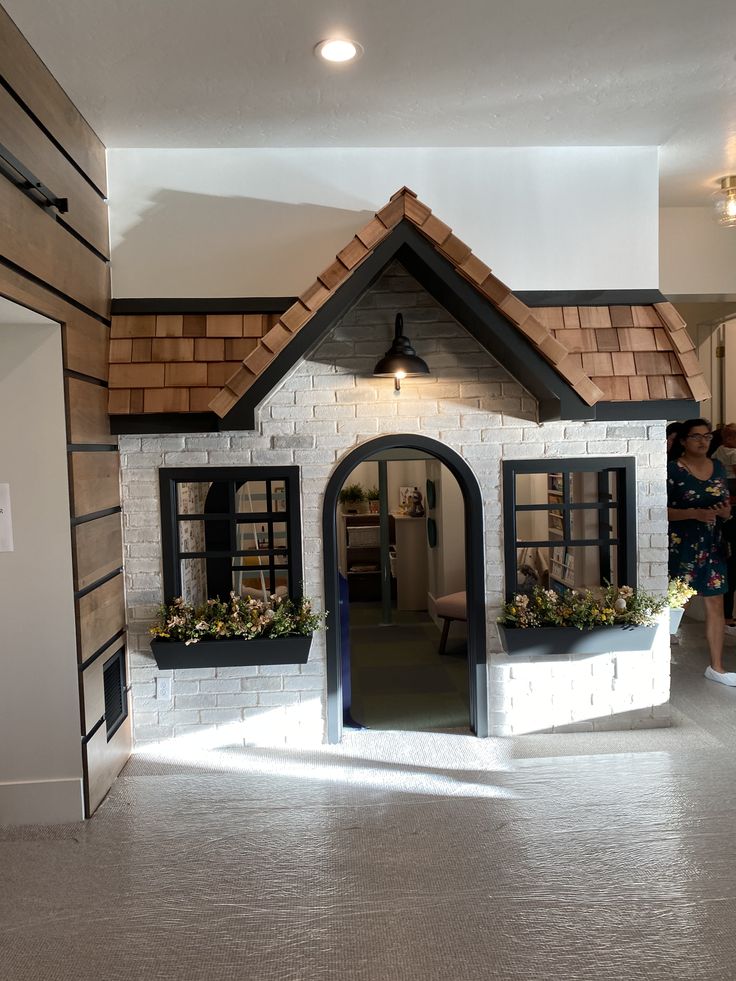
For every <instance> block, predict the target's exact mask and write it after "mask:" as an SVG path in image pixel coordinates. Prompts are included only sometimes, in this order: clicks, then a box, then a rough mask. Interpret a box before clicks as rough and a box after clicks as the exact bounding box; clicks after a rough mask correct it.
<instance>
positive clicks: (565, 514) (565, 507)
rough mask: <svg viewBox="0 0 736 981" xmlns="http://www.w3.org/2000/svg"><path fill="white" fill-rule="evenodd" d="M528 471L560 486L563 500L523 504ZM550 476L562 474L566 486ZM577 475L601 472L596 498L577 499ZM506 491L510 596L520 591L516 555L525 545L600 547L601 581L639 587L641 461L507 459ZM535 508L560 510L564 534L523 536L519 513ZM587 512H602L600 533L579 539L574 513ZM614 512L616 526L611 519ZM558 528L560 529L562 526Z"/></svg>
mask: <svg viewBox="0 0 736 981" xmlns="http://www.w3.org/2000/svg"><path fill="white" fill-rule="evenodd" d="M525 474H545V475H547V477H548V481H547V484H548V487H549V488H555V490H556V496H558V497H559V496H561V497H562V500H561V501H559V502H554V503H553V502H552V501H551V500H549V501H548V502H547V503H542V502H540V503H539V504H536V503H532V504H518V503H517V486H516V478H517V476H520V475H525ZM551 474H558V475H561V476H562V482H561V487H560V484H559V479H556V480H553V481H551V482H550V480H549V475H551ZM576 474H596V475H597V481H596V487H597V492H596V493H597V497H598V500H597V501H594V502H593V501H573V500H572V481H573V477H574V475H576ZM612 477H613V485H614V486H613V488H612V487H611V478H612ZM612 490H613V494H612ZM503 494H504V498H503V499H504V561H505V568H506V596H507V598H510V597H511V596H512V595H513V594H514V593H515V592H516V591H517V588H518V584H517V555H518V550H520V549H524V548H549V549H553V548H564V549H566V550H567V549H574V548H580V547H585V546H592V547H597V548H598V550H599V555H598V559H599V570H600V578H601V585H603V584H604V583H605V582H613V581H617V582H618V583H620V584H622V585H623V584H626V585H629V586H632V587H636V585H637V575H636V546H635V543H636V511H635V507H636V461H635V460H634V458H633V457H583V458H570V459H555V460H507V461H504V463H503ZM535 511H536V512H538V513H542V514H544V513H549V512H559V515H560V517H561V519H562V521H561V524H562V530H561V533H560V534H559V535H557V536H556V537H554V538H546V539H541V538H540V539H532V538H524V539H521V538H518V537H517V514H519V513H522V512H526V513H528V512H535ZM586 511H593V512H597V536H596V537H590V536H589V537H585V538H575V537H573V534H572V516H573V514H574V513H576V512H586ZM614 513H615V526H614V524H613V523H612V518H613V517H614ZM556 527H557V528H559V525H557V526H556ZM590 530H593V529H590ZM614 548H615V549H616V552H615V554H614V553H613V549H614ZM586 585H594V584H593V583H588V584H586Z"/></svg>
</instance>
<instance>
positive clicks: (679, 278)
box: [659, 208, 736, 297]
mask: <svg viewBox="0 0 736 981" xmlns="http://www.w3.org/2000/svg"><path fill="white" fill-rule="evenodd" d="M713 214H714V212H713V211H712V209H711V208H662V210H661V212H660V232H659V241H660V289H661V290H662V292H663V293H664V294H665V295H667V296H670V295H671V296H682V295H686V294H694V295H698V296H706V295H711V296H714V297H715V296H722V295H724V294H726V295H728V294H731V295H733V294H736V229H733V228H723V227H721V226H720V225H718V223H717V222H716V220H715V219H714V217H713Z"/></svg>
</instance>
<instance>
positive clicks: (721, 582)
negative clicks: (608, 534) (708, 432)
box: [667, 460, 728, 596]
mask: <svg viewBox="0 0 736 981" xmlns="http://www.w3.org/2000/svg"><path fill="white" fill-rule="evenodd" d="M712 463H713V473H712V474H711V476H710V477H708V478H707V479H706V480H700V479H699V478H698V477H695V476H693V474H691V473H690V471H689V470H686V469H685V468H684V467H681V466H679V465H678V463H677V461H676V460H672V461H671V462H670V463H668V464H667V506H668V507H670V508H710V507H713V505H714V504H727V503H728V480H727V479H726V470H725V468H724V466H723V464H722V463H720V462H719V461H718V460H713V461H712ZM722 525H723V522H722V521H720V520H719V521H716V523H715V524H713V525H709V524H706V523H705V522H704V521H693V520H689V521H670V525H669V536H670V558H669V569H668V572H669V577H670V579H677V578H679V579H684V580H685V581H686V582H688V583H689V584H690V585H691V586H692V588H693V589H696V590H697V591H698V595H699V596H718V595H719V594H721V593H725V592H726V590H727V586H726V549H725V545H724V542H723V531H722Z"/></svg>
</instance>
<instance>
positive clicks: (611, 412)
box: [595, 399, 700, 422]
mask: <svg viewBox="0 0 736 981" xmlns="http://www.w3.org/2000/svg"><path fill="white" fill-rule="evenodd" d="M595 408H596V419H600V420H601V421H602V422H627V421H631V422H635V421H637V420H646V419H667V420H676V419H695V418H697V416H698V413H699V412H700V403H699V402H694V401H692V400H691V399H653V400H652V401H650V402H599V403H598V404H597V405H596V407H595Z"/></svg>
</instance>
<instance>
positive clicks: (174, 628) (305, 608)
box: [150, 593, 326, 645]
mask: <svg viewBox="0 0 736 981" xmlns="http://www.w3.org/2000/svg"><path fill="white" fill-rule="evenodd" d="M325 616H326V614H324V613H316V612H315V611H314V610H313V609H312V604H311V601H310V600H308V599H306V598H304V597H302V598H300V599H298V600H292V599H285V598H281V597H279V596H271V597H270V598H269V599H268V601H267V602H266V601H264V600H261V599H254V598H253V597H245V598H242V597H240V596H236V595H235V593H230V600H229V602H223V601H222V600H219V599H209V600H207V602H206V603H205V604H203V605H202V606H197V607H195V606H192V605H191V604H190V603H186V602H185V601H184V600H183V599H182V597H178V598H177V599H175V600H173V602H172V603H169V604H166V605H164V606H161V607H160V608H159V611H158V620H157V622H156V623H155V624H154V625H153V626H152V627H151V629H150V633H151V634H152V635H153V636H154V637H155V638H157V639H158V640H173V641H183V642H184V643H185V644H187V645H189V644H196V643H198V642H199V641H200V640H224V639H227V638H239V639H240V640H256V639H257V638H268V639H274V638H276V637H306V636H309V635H311V634H313V633H314V631H315V630H320V629H321V628H322V627H323V626H324V623H325Z"/></svg>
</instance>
